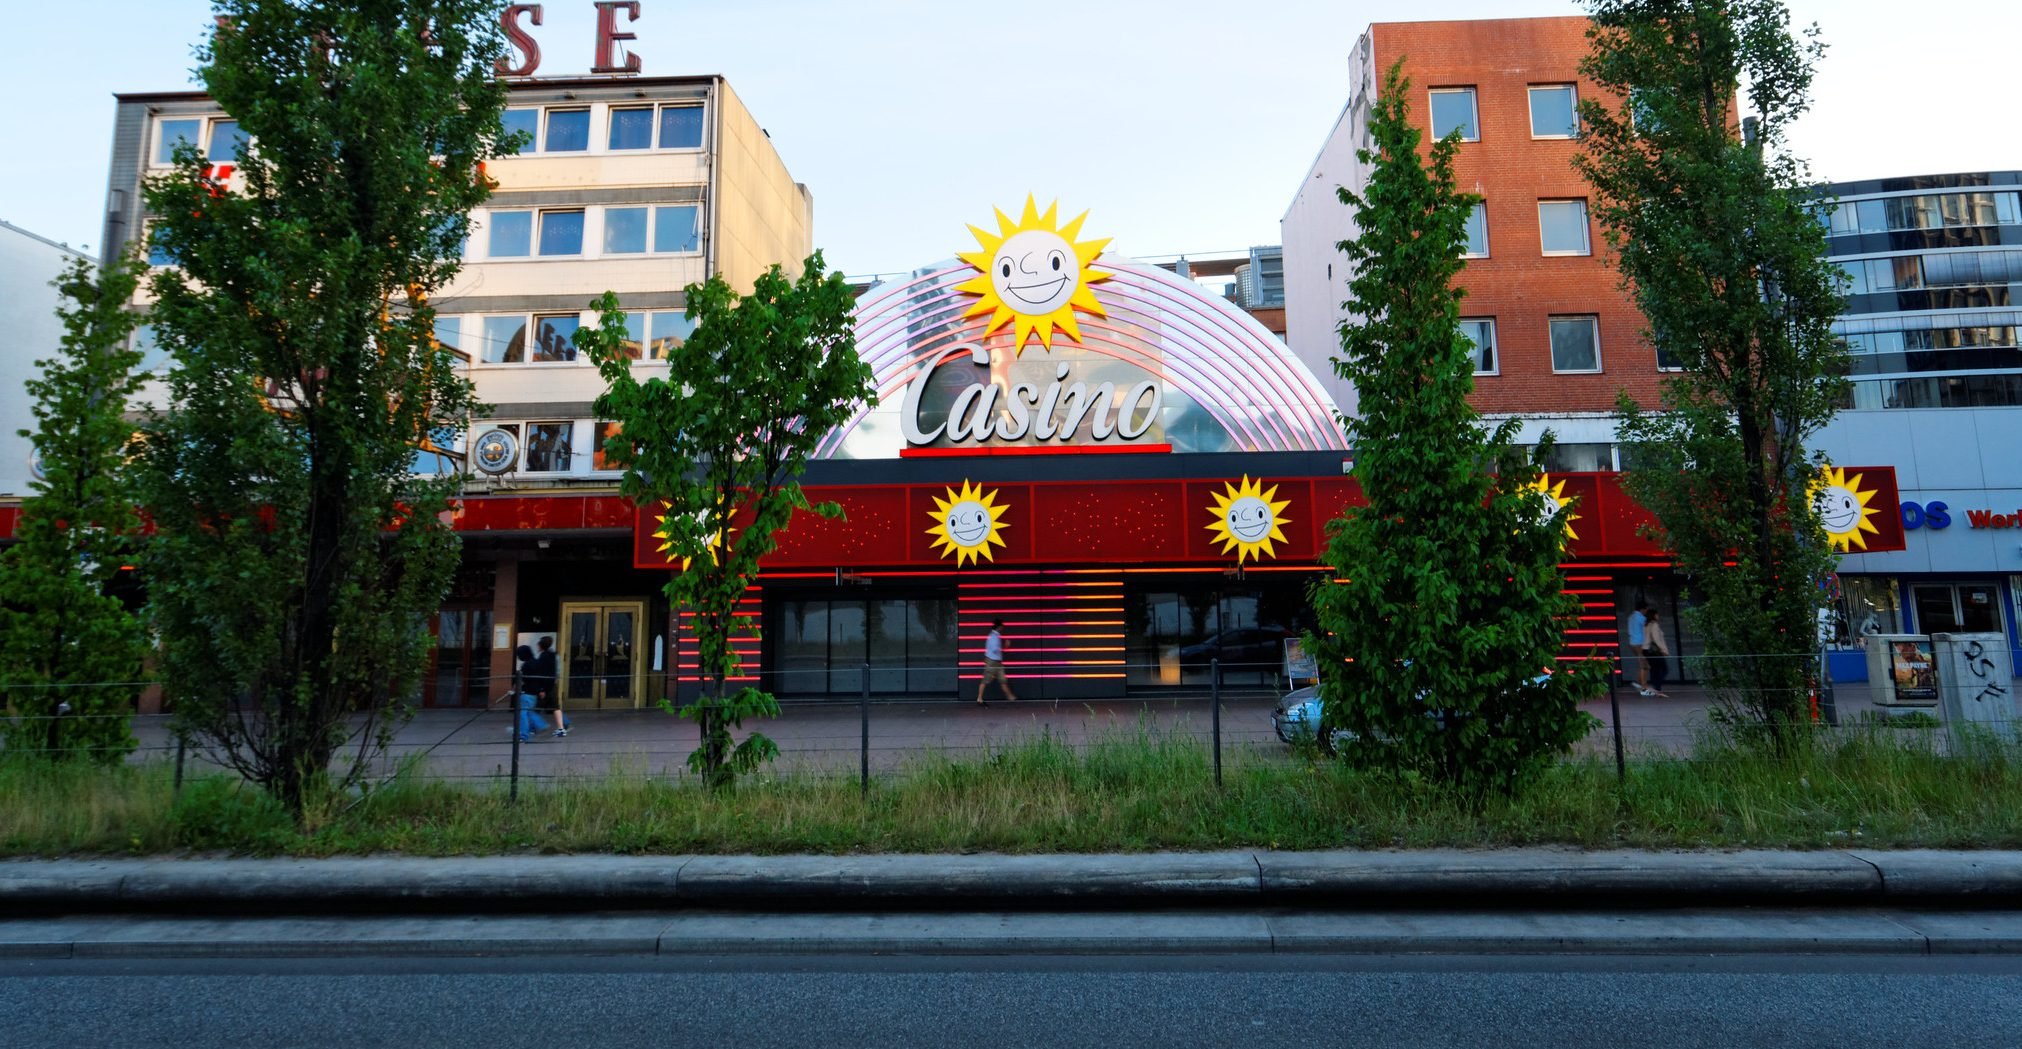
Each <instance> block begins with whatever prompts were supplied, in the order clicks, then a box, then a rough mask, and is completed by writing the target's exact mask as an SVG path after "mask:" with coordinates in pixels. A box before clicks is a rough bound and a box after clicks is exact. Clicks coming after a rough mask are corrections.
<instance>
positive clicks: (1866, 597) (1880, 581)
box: [1830, 576, 1903, 649]
mask: <svg viewBox="0 0 2022 1049" xmlns="http://www.w3.org/2000/svg"><path fill="white" fill-rule="evenodd" d="M1899 584H1900V580H1899V579H1898V578H1897V577H1895V576H1841V577H1840V580H1839V585H1840V596H1839V600H1837V601H1835V602H1834V603H1833V609H1832V612H1833V614H1832V619H1831V624H1830V629H1831V631H1832V633H1831V640H1830V644H1831V646H1832V647H1833V648H1838V649H1850V648H1864V647H1866V646H1865V645H1864V644H1863V642H1862V640H1861V639H1862V638H1864V637H1866V636H1867V635H1869V634H1900V633H1902V632H1903V609H1902V604H1901V602H1899V601H1898V600H1897V599H1896V595H1897V594H1899V593H1901V592H1902V588H1901V586H1900V585H1899Z"/></svg>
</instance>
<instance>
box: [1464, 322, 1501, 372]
mask: <svg viewBox="0 0 2022 1049" xmlns="http://www.w3.org/2000/svg"><path fill="white" fill-rule="evenodd" d="M1460 323H1461V324H1463V325H1467V324H1482V325H1486V326H1487V328H1488V356H1489V362H1490V363H1489V367H1488V368H1486V369H1484V368H1482V366H1481V342H1480V341H1479V340H1474V339H1470V340H1469V341H1472V342H1474V374H1476V375H1501V374H1502V346H1501V344H1500V340H1499V339H1498V337H1497V336H1496V331H1495V318H1494V317H1462V318H1460ZM1463 330H1464V329H1463Z"/></svg>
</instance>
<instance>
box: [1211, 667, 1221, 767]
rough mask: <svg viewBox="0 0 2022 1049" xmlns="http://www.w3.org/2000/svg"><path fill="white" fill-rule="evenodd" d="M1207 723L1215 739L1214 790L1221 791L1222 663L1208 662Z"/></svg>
mask: <svg viewBox="0 0 2022 1049" xmlns="http://www.w3.org/2000/svg"><path fill="white" fill-rule="evenodd" d="M1208 699H1209V702H1210V706H1211V707H1212V708H1213V709H1212V710H1211V711H1210V712H1209V721H1210V723H1211V724H1212V726H1213V728H1212V731H1213V733H1214V738H1215V789H1216V790H1220V789H1222V661H1221V660H1220V659H1210V660H1208Z"/></svg>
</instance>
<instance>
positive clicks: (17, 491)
mask: <svg viewBox="0 0 2022 1049" xmlns="http://www.w3.org/2000/svg"><path fill="white" fill-rule="evenodd" d="M83 257H86V256H84V255H83V254H82V253H81V252H76V251H72V250H70V249H68V248H65V247H62V246H60V245H58V244H55V243H53V242H51V241H47V240H44V239H42V238H41V237H38V236H36V235H35V234H33V233H30V232H28V231H27V230H24V229H20V228H18V227H15V226H10V225H8V224H7V223H5V222H0V331H4V332H6V333H7V341H6V343H5V344H4V349H0V499H20V498H23V497H25V496H27V495H29V494H30V492H29V488H28V482H29V481H30V479H31V478H32V476H33V475H32V474H30V473H29V470H28V451H29V445H28V439H27V438H26V437H18V436H16V435H15V431H16V430H26V429H33V428H34V425H35V416H34V414H33V412H31V411H30V408H29V406H30V404H31V403H32V401H31V399H30V398H29V396H28V391H27V390H26V389H25V388H23V384H24V383H26V382H27V381H28V380H29V379H31V378H33V377H34V376H35V374H36V367H35V362H36V361H39V360H43V359H45V358H48V357H52V356H55V354H56V350H57V344H58V343H59V342H60V341H61V340H62V338H63V325H62V323H61V322H59V321H58V320H57V319H56V302H57V295H56V289H55V288H52V287H50V286H49V282H50V281H52V280H55V279H56V277H57V275H58V274H60V273H62V272H63V268H64V267H65V266H67V265H69V264H70V260H71V259H73V258H83Z"/></svg>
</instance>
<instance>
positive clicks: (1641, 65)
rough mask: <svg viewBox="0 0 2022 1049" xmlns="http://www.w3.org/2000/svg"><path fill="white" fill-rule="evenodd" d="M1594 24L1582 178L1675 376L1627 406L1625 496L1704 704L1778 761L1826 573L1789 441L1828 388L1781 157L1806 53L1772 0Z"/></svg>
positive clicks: (1828, 558) (1805, 682)
mask: <svg viewBox="0 0 2022 1049" xmlns="http://www.w3.org/2000/svg"><path fill="white" fill-rule="evenodd" d="M1590 10H1591V11H1592V13H1593V19H1594V21H1593V26H1592V28H1591V29H1590V30H1589V32H1588V37H1589V40H1590V41H1591V44H1592V51H1591V53H1590V54H1589V56H1588V57H1587V59H1586V60H1585V62H1584V63H1583V65H1582V69H1583V70H1584V71H1585V72H1586V74H1587V75H1588V76H1590V77H1592V78H1593V79H1594V80H1595V81H1597V82H1598V83H1599V84H1600V85H1601V86H1602V87H1604V88H1606V89H1607V90H1608V91H1609V92H1611V93H1612V94H1613V96H1614V97H1615V99H1617V100H1618V101H1613V102H1604V101H1603V100H1600V99H1593V98H1589V99H1586V100H1585V101H1583V103H1582V104H1581V107H1580V111H1581V120H1582V124H1583V127H1582V132H1581V135H1582V138H1583V139H1584V140H1585V144H1584V148H1583V150H1582V152H1581V155H1580V157H1579V159H1578V161H1577V163H1578V166H1579V168H1580V170H1581V172H1582V173H1583V174H1585V175H1586V177H1587V179H1588V180H1589V181H1590V182H1592V183H1593V186H1594V190H1595V193H1596V196H1597V201H1596V207H1595V215H1596V216H1597V217H1598V218H1599V219H1600V222H1601V227H1602V229H1603V230H1604V231H1605V232H1606V234H1607V237H1608V241H1609V243H1611V244H1612V245H1613V246H1614V248H1615V253H1616V265H1617V266H1618V267H1619V268H1620V270H1621V274H1622V279H1623V282H1624V285H1625V286H1626V287H1627V288H1629V289H1630V291H1631V292H1632V293H1633V294H1634V295H1635V298H1636V303H1637V305H1638V306H1640V307H1641V308H1642V310H1643V314H1644V316H1645V317H1646V318H1647V319H1648V321H1649V330H1648V334H1649V339H1650V341H1651V342H1652V343H1653V344H1655V346H1656V348H1657V352H1658V354H1659V358H1660V359H1667V358H1668V360H1670V361H1672V362H1675V363H1676V364H1677V365H1678V366H1680V367H1682V368H1683V369H1684V370H1683V371H1682V372H1681V373H1679V374H1678V375H1676V376H1675V377H1672V378H1670V379H1668V380H1666V382H1665V383H1664V386H1663V393H1662V404H1661V408H1660V409H1659V410H1657V411H1646V410H1644V409H1643V408H1642V407H1640V406H1638V405H1636V404H1635V403H1633V402H1631V401H1629V400H1628V399H1627V398H1626V397H1625V398H1623V401H1622V404H1621V411H1622V416H1623V420H1622V427H1621V433H1622V437H1623V440H1624V442H1625V444H1626V445H1627V446H1628V448H1629V450H1630V451H1631V452H1632V457H1631V467H1632V468H1631V469H1630V470H1629V471H1628V474H1627V477H1626V478H1625V485H1626V487H1627V489H1628V491H1629V493H1630V494H1631V495H1632V496H1634V497H1635V498H1636V500H1637V501H1638V502H1640V503H1642V504H1643V505H1644V506H1646V507H1648V508H1649V509H1650V511H1651V512H1652V514H1654V515H1655V517H1656V521H1657V527H1656V529H1655V535H1654V538H1656V539H1657V540H1658V541H1660V542H1662V543H1663V544H1664V545H1665V546H1666V547H1667V548H1668V549H1669V550H1670V551H1671V554H1672V556H1673V557H1674V558H1675V559H1676V562H1677V565H1678V568H1679V571H1680V572H1682V573H1683V574H1684V575H1685V576H1686V578H1687V580H1688V587H1689V589H1690V593H1691V595H1692V597H1693V598H1694V599H1695V601H1696V603H1697V604H1696V607H1694V608H1690V609H1688V610H1687V611H1686V613H1685V614H1686V615H1687V616H1688V617H1689V621H1690V622H1691V624H1692V626H1693V628H1694V631H1695V632H1696V633H1697V634H1698V635H1699V636H1700V637H1701V638H1703V639H1704V641H1705V644H1706V657H1705V659H1704V660H1703V668H1702V675H1703V677H1704V679H1705V681H1706V682H1707V684H1708V685H1709V687H1710V688H1711V689H1712V690H1713V692H1714V694H1715V695H1716V696H1717V697H1719V699H1720V701H1721V704H1722V706H1721V708H1720V709H1722V710H1724V711H1725V712H1726V713H1728V714H1729V715H1731V716H1733V717H1734V718H1735V719H1737V720H1736V721H1735V723H1736V724H1738V725H1742V726H1745V727H1750V728H1753V729H1759V730H1761V731H1762V732H1765V733H1766V734H1767V738H1768V739H1769V740H1770V741H1771V742H1772V743H1773V744H1774V745H1776V746H1778V747H1781V746H1783V745H1785V744H1786V743H1788V742H1789V741H1790V739H1791V734H1792V731H1793V729H1794V728H1795V727H1796V726H1798V725H1800V724H1802V723H1803V722H1804V721H1805V719H1806V717H1807V716H1808V710H1807V695H1808V691H1807V690H1808V687H1809V686H1810V685H1811V683H1812V681H1813V677H1812V675H1813V668H1814V664H1815V658H1816V657H1815V655H1814V653H1815V650H1816V648H1817V627H1816V625H1815V624H1816V616H1817V611H1818V609H1819V608H1820V607H1821V606H1822V604H1823V602H1824V601H1825V598H1826V594H1825V591H1824V590H1823V589H1822V588H1821V587H1820V585H1819V584H1820V582H1821V581H1822V580H1823V578H1824V577H1825V576H1826V574H1827V573H1829V572H1831V571H1832V569H1833V565H1834V558H1833V554H1832V551H1831V549H1830V547H1829V546H1828V545H1827V541H1826V536H1825V533H1824V531H1823V529H1822V528H1821V527H1820V524H1819V520H1818V515H1817V513H1816V511H1815V509H1814V508H1813V506H1812V499H1811V491H1812V488H1813V485H1814V484H1815V482H1816V479H1817V477H1818V474H1819V464H1818V462H1816V461H1814V459H1813V458H1812V457H1809V456H1807V454H1806V451H1805V441H1806V439H1807V438H1809V437H1810V436H1811V435H1812V434H1814V433H1816V432H1817V431H1818V429H1819V428H1820V427H1821V426H1823V425H1825V423H1826V422H1827V421H1828V420H1830V419H1831V417H1832V415H1833V412H1834V411H1835V410H1836V408H1837V405H1838V403H1839V401H1840V399H1841V397H1842V396H1843V395H1844V392H1845V378H1844V376H1845V374H1846V359H1845V353H1844V349H1843V348H1842V347H1841V345H1840V344H1839V341H1838V339H1837V338H1836V337H1835V336H1834V335H1833V333H1832V321H1833V318H1834V317H1835V316H1836V315H1837V314H1838V313H1839V310H1840V305H1841V302H1840V287H1839V278H1838V277H1837V275H1836V272H1835V270H1834V268H1833V266H1832V265H1831V264H1830V263H1828V262H1827V261H1826V252H1825V231H1824V229H1823V227H1821V225H1820V224H1819V222H1818V220H1817V218H1816V217H1815V216H1814V215H1813V214H1812V213H1811V212H1810V210H1809V209H1808V207H1807V206H1806V205H1807V200H1806V198H1807V197H1808V196H1809V193H1808V191H1806V190H1805V189H1804V187H1805V186H1806V184H1807V182H1808V179H1807V177H1806V173H1805V168H1804V165H1803V164H1802V162H1800V161H1798V160H1797V159H1795V158H1793V157H1791V156H1790V154H1789V153H1788V152H1787V151H1786V149H1785V148H1784V147H1785V132H1786V130H1787V128H1788V127H1789V126H1790V123H1791V122H1792V121H1793V120H1794V119H1796V118H1797V117H1798V116H1799V115H1800V114H1802V113H1803V112H1804V111H1805V109H1806V108H1807V107H1808V104H1809V103H1808V102H1807V98H1806V95H1807V92H1808V90H1809V88H1810V84H1811V76H1812V64H1813V63H1814V62H1815V61H1816V60H1817V58H1818V56H1819V55H1820V54H1821V53H1822V51H1823V48H1822V45H1820V44H1819V43H1818V40H1817V31H1816V29H1813V30H1810V31H1807V32H1806V33H1805V34H1804V35H1803V36H1802V37H1801V38H1795V37H1793V36H1792V35H1791V34H1790V32H1789V26H1788V21H1789V18H1788V15H1787V14H1786V13H1785V11H1784V9H1783V5H1782V4H1781V3H1779V2H1777V0H1718V2H1715V0H1634V2H1627V0H1596V2H1594V3H1591V4H1590ZM1743 79H1746V81H1747V82H1748V113H1747V115H1746V116H1745V118H1744V117H1743V115H1742V114H1741V113H1738V112H1737V89H1738V87H1739V85H1740V82H1741V81H1742V80H1743ZM1744 127H1746V128H1750V129H1752V134H1751V135H1750V136H1747V137H1744V136H1743V135H1741V134H1740V133H1739V132H1740V131H1741V130H1742V128H1744Z"/></svg>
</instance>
